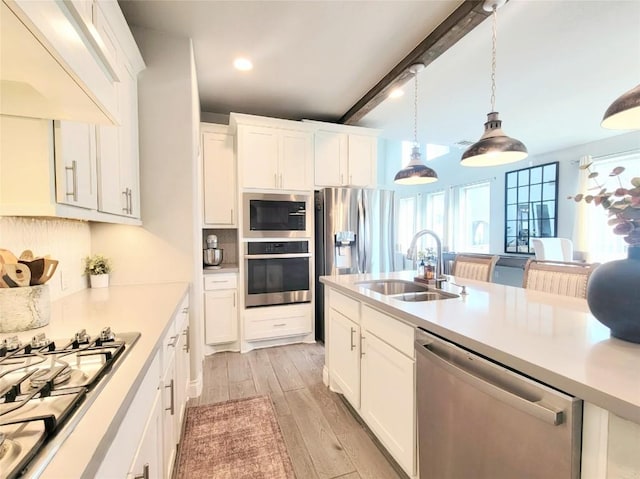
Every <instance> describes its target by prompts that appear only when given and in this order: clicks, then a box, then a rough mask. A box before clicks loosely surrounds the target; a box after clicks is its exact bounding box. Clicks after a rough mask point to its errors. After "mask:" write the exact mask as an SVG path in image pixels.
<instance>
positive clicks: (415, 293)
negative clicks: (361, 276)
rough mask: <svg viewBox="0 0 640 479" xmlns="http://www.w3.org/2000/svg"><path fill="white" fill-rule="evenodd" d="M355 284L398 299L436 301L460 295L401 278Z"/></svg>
mask: <svg viewBox="0 0 640 479" xmlns="http://www.w3.org/2000/svg"><path fill="white" fill-rule="evenodd" d="M356 284H357V285H358V286H360V287H362V288H366V289H368V290H371V291H374V292H376V293H380V294H383V295H385V296H389V297H391V298H393V299H397V300H399V301H411V302H415V301H438V300H441V299H451V298H459V297H460V296H459V295H457V294H453V293H447V292H446V291H441V290H433V289H429V287H428V286H427V285H426V284H420V283H414V282H411V281H403V280H401V279H385V280H376V281H361V282H359V283H356Z"/></svg>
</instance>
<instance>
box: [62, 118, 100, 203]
mask: <svg viewBox="0 0 640 479" xmlns="http://www.w3.org/2000/svg"><path fill="white" fill-rule="evenodd" d="M54 149H55V165H56V199H57V202H58V203H63V204H67V205H72V206H79V207H82V208H88V209H94V210H95V209H96V208H97V205H98V193H97V181H96V137H95V128H94V126H93V125H90V124H88V123H76V122H72V121H57V120H56V121H55V122H54Z"/></svg>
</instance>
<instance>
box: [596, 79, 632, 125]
mask: <svg viewBox="0 0 640 479" xmlns="http://www.w3.org/2000/svg"><path fill="white" fill-rule="evenodd" d="M600 126H602V127H603V128H609V129H611V130H640V85H638V86H637V87H635V88H633V89H631V90H629V91H628V92H626V93H623V94H622V95H621V96H620V97H619V98H618V99H617V100H616V101H614V102H613V103H612V104H611V106H610V107H609V108H607V111H606V112H605V114H604V118H602V123H600Z"/></svg>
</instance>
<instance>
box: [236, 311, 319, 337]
mask: <svg viewBox="0 0 640 479" xmlns="http://www.w3.org/2000/svg"><path fill="white" fill-rule="evenodd" d="M310 332H311V315H310V314H292V315H291V316H285V317H282V316H281V317H277V318H265V317H260V316H256V317H252V316H245V318H244V336H245V339H246V340H247V341H256V340H260V339H271V338H281V337H286V336H297V335H301V334H308V333H310Z"/></svg>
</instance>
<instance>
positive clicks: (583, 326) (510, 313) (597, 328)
mask: <svg viewBox="0 0 640 479" xmlns="http://www.w3.org/2000/svg"><path fill="white" fill-rule="evenodd" d="M413 276H414V272H411V271H405V272H399V273H387V274H376V275H342V276H323V277H321V279H320V281H321V282H323V283H325V284H327V285H328V286H331V287H333V288H335V289H337V290H340V291H343V292H346V293H348V294H351V295H352V296H354V297H357V298H358V299H360V300H361V301H363V302H365V303H368V304H371V305H372V306H375V307H376V308H378V309H380V310H382V311H384V312H386V313H388V314H391V315H394V316H396V317H397V318H398V319H401V320H404V321H406V322H408V323H410V324H413V325H415V326H419V327H421V328H423V329H425V330H427V331H430V332H433V333H435V334H437V335H440V336H442V337H444V338H446V339H449V340H451V341H453V342H455V343H458V344H460V345H461V346H464V347H466V348H468V349H470V350H473V351H476V352H478V353H480V354H482V355H485V356H487V357H489V358H492V359H494V360H495V361H498V362H501V363H503V364H505V365H507V366H509V367H511V368H513V369H515V370H518V371H520V372H522V373H524V374H526V375H529V376H531V377H533V378H535V379H537V380H539V381H542V382H544V383H547V384H549V385H551V386H553V387H556V388H557V389H561V390H563V391H566V392H567V393H569V394H572V395H574V396H576V397H579V398H581V399H584V400H585V401H588V402H590V403H593V404H596V405H598V406H600V407H602V408H604V409H608V410H609V411H611V412H613V413H614V414H617V415H619V416H621V417H624V418H626V419H629V420H631V421H634V422H636V423H640V344H634V343H630V342H627V341H622V340H620V339H616V338H611V337H610V331H609V328H607V327H606V326H604V325H603V324H601V323H600V322H598V320H596V319H595V318H594V317H593V316H592V315H591V313H590V312H589V308H588V306H587V302H586V300H584V299H579V298H568V297H564V296H558V295H552V294H547V293H539V292H536V291H529V290H525V289H522V288H515V287H511V286H504V285H500V284H495V283H484V282H480V281H472V280H467V279H460V280H456V279H454V282H456V283H459V284H464V285H467V291H468V293H469V294H468V295H467V296H463V297H460V298H455V299H447V300H441V301H427V302H404V301H399V300H396V299H393V298H389V297H387V296H384V295H382V294H379V293H375V292H373V291H371V290H368V289H365V288H363V287H361V286H358V285H357V284H356V283H357V282H359V281H366V280H375V279H381V278H398V279H405V280H412V279H413ZM443 289H444V290H446V291H450V292H452V293H458V292H459V291H460V288H457V287H455V286H452V285H449V284H447V283H445V286H444V288H443Z"/></svg>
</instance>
